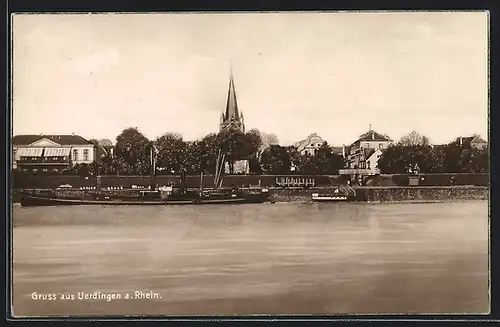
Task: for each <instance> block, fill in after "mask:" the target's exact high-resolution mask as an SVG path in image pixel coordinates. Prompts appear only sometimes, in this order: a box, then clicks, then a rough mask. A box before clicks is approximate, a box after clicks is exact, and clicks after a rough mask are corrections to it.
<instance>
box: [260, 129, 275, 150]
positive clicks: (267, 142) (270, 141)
mask: <svg viewBox="0 0 500 327" xmlns="http://www.w3.org/2000/svg"><path fill="white" fill-rule="evenodd" d="M260 137H261V140H262V142H261V146H260V148H259V151H264V150H265V149H266V148H268V147H269V146H271V145H277V144H279V141H278V137H277V136H276V135H275V134H271V133H264V132H260Z"/></svg>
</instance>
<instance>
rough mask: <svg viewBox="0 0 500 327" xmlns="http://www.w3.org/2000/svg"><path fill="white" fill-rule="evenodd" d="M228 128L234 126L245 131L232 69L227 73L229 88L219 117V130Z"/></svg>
mask: <svg viewBox="0 0 500 327" xmlns="http://www.w3.org/2000/svg"><path fill="white" fill-rule="evenodd" d="M228 128H236V129H239V130H240V131H242V132H243V133H245V122H244V119H243V113H242V112H241V111H240V110H239V108H238V101H237V99H236V90H235V87H234V79H233V70H232V69H231V71H230V75H229V89H228V91H227V101H226V109H225V110H224V112H222V114H221V117H220V126H219V131H223V130H225V129H228Z"/></svg>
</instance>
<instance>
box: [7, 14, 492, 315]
mask: <svg viewBox="0 0 500 327" xmlns="http://www.w3.org/2000/svg"><path fill="white" fill-rule="evenodd" d="M11 19H12V25H11V29H12V34H11V39H12V43H11V48H12V52H11V71H12V74H11V77H12V81H11V86H12V93H11V110H12V111H11V113H12V138H11V163H10V164H11V172H10V174H11V175H10V176H11V177H10V179H11V202H12V207H11V210H12V211H11V213H12V214H11V217H10V219H11V221H10V222H11V229H10V236H11V242H10V251H11V265H10V270H11V271H10V272H11V274H10V278H11V285H12V288H11V290H12V292H11V295H10V300H11V301H10V302H11V308H10V309H11V315H12V316H13V317H15V318H34V317H48V318H54V317H82V316H84V317H94V318H98V317H117V316H118V317H129V316H155V317H182V316H230V317H235V316H265V315H277V316H280V315H287V316H290V315H291V316H298V315H301V316H304V315H315V316H316V317H317V316H340V315H359V316H366V315H401V314H409V315H467V314H481V315H486V314H489V313H490V310H491V309H490V297H491V296H490V277H491V274H490V253H489V249H490V232H489V227H490V218H489V212H490V209H489V203H490V202H489V201H490V145H489V141H490V139H489V80H488V78H489V14H488V12H486V11H467V12H466V11H447V12H444V11H443V12H437V11H436V12H432V11H412V12H404V11H365V12H363V11H352V12H350V11H343V12H335V11H325V12H319V11H318V12H306V11H302V12H300V11H299V12H224V13H222V12H219V13H215V12H185V13H166V12H162V13H159V12H158V13H43V14H42V13H23V14H13V15H12V16H11Z"/></svg>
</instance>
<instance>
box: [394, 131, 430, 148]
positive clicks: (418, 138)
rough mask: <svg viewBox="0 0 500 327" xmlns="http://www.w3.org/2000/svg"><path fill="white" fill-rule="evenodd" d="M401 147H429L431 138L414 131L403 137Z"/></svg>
mask: <svg viewBox="0 0 500 327" xmlns="http://www.w3.org/2000/svg"><path fill="white" fill-rule="evenodd" d="M399 145H405V146H410V145H429V138H428V137H427V136H424V135H420V134H419V133H417V132H416V131H412V132H410V133H409V134H407V135H405V136H403V137H401V139H400V140H399Z"/></svg>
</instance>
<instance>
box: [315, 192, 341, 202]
mask: <svg viewBox="0 0 500 327" xmlns="http://www.w3.org/2000/svg"><path fill="white" fill-rule="evenodd" d="M311 196H312V200H313V201H315V202H330V201H347V196H345V195H343V194H320V193H313V194H311Z"/></svg>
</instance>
